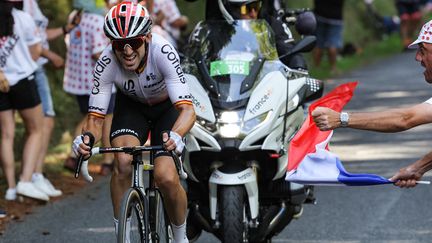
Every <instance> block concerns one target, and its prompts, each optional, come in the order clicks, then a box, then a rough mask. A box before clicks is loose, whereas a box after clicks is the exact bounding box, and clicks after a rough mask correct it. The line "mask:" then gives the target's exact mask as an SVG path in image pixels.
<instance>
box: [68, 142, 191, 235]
mask: <svg viewBox="0 0 432 243" xmlns="http://www.w3.org/2000/svg"><path fill="white" fill-rule="evenodd" d="M85 135H88V134H85ZM89 137H90V143H89V144H93V142H94V137H92V135H90V136H89ZM158 150H164V148H163V146H134V147H105V148H103V147H95V148H92V150H91V155H92V156H93V155H95V154H103V153H126V154H130V155H132V157H133V158H132V161H131V165H132V166H133V171H132V185H131V187H130V188H129V190H128V191H127V192H126V193H125V194H124V195H123V199H122V203H121V208H120V217H119V224H118V235H117V242H118V243H124V242H142V243H148V242H152V243H155V242H156V243H158V242H161V243H166V242H172V241H173V234H172V229H171V225H170V221H169V219H168V216H167V214H166V212H165V209H164V205H163V197H162V195H161V193H160V191H159V190H158V188H157V186H156V185H155V183H154V178H153V167H154V152H155V151H158ZM143 152H150V156H149V157H150V159H149V160H148V161H147V160H145V161H144V160H143ZM170 155H171V157H172V158H173V160H174V163H175V166H176V168H177V171H178V173H179V176H180V178H181V179H186V177H187V174H186V173H185V172H184V170H183V167H182V163H181V161H180V158H179V157H178V156H177V154H176V153H175V152H174V151H170ZM88 159H89V158H87V160H84V159H83V158H81V156H80V159H79V161H78V165H77V167H76V171H75V177H76V178H77V177H78V176H79V173H80V172H81V174H82V175H83V177H84V179H85V180H87V181H89V182H92V181H93V178H92V177H91V176H90V174H89V172H88V168H87V165H88ZM146 173H147V174H148V176H147V177H146V176H145V174H146ZM145 185H148V186H147V188H146V187H145ZM128 231H130V234H129V235H128V234H127V232H128Z"/></svg>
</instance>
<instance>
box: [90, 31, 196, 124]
mask: <svg viewBox="0 0 432 243" xmlns="http://www.w3.org/2000/svg"><path fill="white" fill-rule="evenodd" d="M147 51H148V55H147V64H146V66H145V69H144V71H143V72H141V73H139V74H138V73H136V72H134V71H127V70H125V69H124V68H123V67H122V65H121V63H119V61H118V60H117V58H116V56H115V53H114V52H113V51H112V48H111V45H109V46H108V47H107V48H105V50H104V51H103V52H102V54H101V56H100V57H99V60H98V61H97V62H96V66H95V68H94V72H93V89H92V91H91V95H90V100H89V113H91V114H92V115H95V116H98V117H103V116H104V115H105V114H106V111H107V109H108V105H109V100H110V97H111V88H112V85H113V84H115V85H116V87H117V90H118V91H119V92H122V93H123V94H125V95H127V96H129V97H131V98H132V99H134V100H136V101H138V102H141V103H144V104H146V105H150V106H152V105H155V104H158V103H161V102H163V101H165V100H166V99H168V98H170V100H171V102H172V103H173V104H175V105H179V104H190V105H192V101H191V95H190V92H189V88H188V85H187V83H186V78H185V75H184V74H183V70H182V68H181V67H180V58H179V56H178V54H177V51H176V50H175V49H174V47H173V46H172V45H171V44H170V43H169V42H168V41H167V40H165V39H164V38H162V37H161V36H159V35H157V34H152V40H151V41H150V43H149V45H148V50H147Z"/></svg>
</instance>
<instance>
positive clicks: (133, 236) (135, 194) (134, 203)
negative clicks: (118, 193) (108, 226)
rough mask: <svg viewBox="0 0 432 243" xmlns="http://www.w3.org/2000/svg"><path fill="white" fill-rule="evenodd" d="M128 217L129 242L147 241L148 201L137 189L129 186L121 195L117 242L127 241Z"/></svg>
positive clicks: (145, 242) (144, 242) (146, 242)
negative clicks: (128, 225) (128, 224)
mask: <svg viewBox="0 0 432 243" xmlns="http://www.w3.org/2000/svg"><path fill="white" fill-rule="evenodd" d="M128 219H130V230H129V231H130V232H129V237H130V238H129V239H130V240H129V242H141V243H149V236H148V234H147V232H149V226H148V222H149V221H148V201H147V198H146V197H145V196H144V195H142V194H141V192H140V191H139V189H135V188H129V190H128V191H127V192H126V194H125V195H124V196H123V199H122V204H121V208H120V216H119V225H118V237H117V242H118V243H124V242H127V241H126V239H127V236H128V233H127V229H126V227H127V226H126V225H127V223H128V222H127V221H128Z"/></svg>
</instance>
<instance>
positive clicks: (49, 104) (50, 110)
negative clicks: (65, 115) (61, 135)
mask: <svg viewBox="0 0 432 243" xmlns="http://www.w3.org/2000/svg"><path fill="white" fill-rule="evenodd" d="M35 81H36V86H37V90H38V93H39V96H40V98H41V101H42V109H43V112H44V114H45V116H55V111H54V105H53V101H52V97H51V89H50V87H49V83H48V78H47V76H46V74H45V69H44V68H43V67H42V66H40V67H39V68H38V69H36V72H35Z"/></svg>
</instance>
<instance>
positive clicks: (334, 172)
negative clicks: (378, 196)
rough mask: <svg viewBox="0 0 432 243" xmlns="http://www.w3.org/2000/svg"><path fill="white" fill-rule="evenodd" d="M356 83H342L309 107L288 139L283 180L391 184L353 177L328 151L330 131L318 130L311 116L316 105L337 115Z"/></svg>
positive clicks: (373, 177) (369, 176)
mask: <svg viewBox="0 0 432 243" xmlns="http://www.w3.org/2000/svg"><path fill="white" fill-rule="evenodd" d="M356 86H357V82H351V83H346V84H342V85H340V86H338V87H336V88H335V89H334V90H332V91H331V92H329V93H328V94H327V95H325V96H324V97H322V98H321V99H319V100H317V101H315V102H314V103H313V104H312V105H311V106H310V107H309V114H308V117H307V119H306V120H305V122H304V123H303V125H302V127H301V129H300V131H299V132H298V133H297V134H296V135H295V136H294V138H293V139H292V140H291V143H290V147H289V154H288V155H289V156H288V168H287V175H286V177H285V179H286V180H287V181H290V182H295V183H299V184H305V185H334V186H338V185H340V186H343V185H346V186H368V185H380V184H391V183H393V182H392V181H389V180H388V179H386V178H384V177H381V176H378V175H373V174H352V173H349V172H347V171H346V170H345V168H344V167H343V165H342V163H341V161H340V160H339V158H338V157H337V156H336V155H335V154H333V153H331V152H330V151H329V150H328V143H329V141H330V138H331V136H332V135H333V131H320V130H319V128H318V127H317V126H316V125H315V123H314V122H313V120H312V116H311V115H310V113H311V112H312V111H313V110H314V109H315V108H316V107H318V106H322V107H328V108H331V109H333V110H336V111H338V112H340V111H341V110H342V108H343V107H344V106H345V105H346V104H347V103H348V102H349V101H350V100H351V98H352V96H353V93H354V89H355V87H356Z"/></svg>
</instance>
